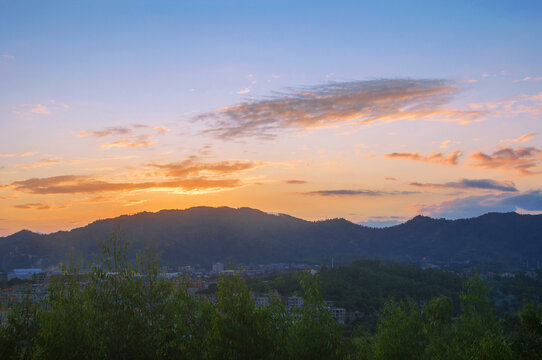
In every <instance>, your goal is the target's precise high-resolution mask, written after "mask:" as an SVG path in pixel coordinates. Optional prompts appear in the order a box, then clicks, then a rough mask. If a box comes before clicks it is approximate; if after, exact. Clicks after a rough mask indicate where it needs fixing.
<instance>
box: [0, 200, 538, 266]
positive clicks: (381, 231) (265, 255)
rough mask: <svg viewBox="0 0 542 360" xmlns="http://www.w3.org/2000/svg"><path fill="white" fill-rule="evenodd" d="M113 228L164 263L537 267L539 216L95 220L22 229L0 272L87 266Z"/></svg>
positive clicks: (196, 214) (6, 247)
mask: <svg viewBox="0 0 542 360" xmlns="http://www.w3.org/2000/svg"><path fill="white" fill-rule="evenodd" d="M115 229H118V230H119V231H120V234H121V238H122V239H124V240H127V241H129V242H130V244H131V250H132V253H136V252H138V251H141V250H144V249H148V248H153V249H155V250H156V251H157V252H158V254H159V255H160V262H161V263H162V264H167V265H183V264H200V265H206V266H208V265H210V264H212V263H214V262H217V261H222V262H229V261H232V262H236V263H244V264H250V263H252V264H258V263H277V262H297V263H302V262H309V263H322V264H325V263H329V262H330V259H331V257H332V256H333V257H334V258H335V263H349V262H352V261H354V260H355V259H358V258H380V259H383V260H394V261H400V262H417V261H420V260H421V259H422V258H426V259H428V261H431V262H433V263H446V262H449V263H450V262H451V263H454V262H465V261H470V262H473V263H480V262H494V263H502V264H508V265H510V264H526V263H530V264H536V263H537V262H542V215H519V214H517V213H488V214H485V215H482V216H479V217H476V218H470V219H461V220H446V219H432V218H429V217H425V216H416V217H414V218H413V219H411V220H409V221H407V222H405V223H403V224H400V225H396V226H391V227H387V228H370V227H366V226H362V225H358V224H354V223H352V222H349V221H347V220H344V219H331V220H324V221H306V220H302V219H299V218H295V217H292V216H289V215H285V214H269V213H265V212H262V211H260V210H255V209H251V208H239V209H233V208H228V207H220V208H211V207H195V208H190V209H186V210H162V211H159V212H156V213H150V212H142V213H138V214H135V215H123V216H120V217H117V218H112V219H105V220H99V221H95V222H93V223H91V224H89V225H87V226H84V227H80V228H77V229H73V230H71V231H59V232H56V233H52V234H37V233H33V232H30V231H27V230H23V231H20V232H17V233H15V234H13V235H10V236H7V237H1V238H0V268H1V269H3V270H7V269H12V268H17V267H31V266H32V267H42V268H44V267H47V266H50V265H56V264H58V263H59V262H62V261H64V262H65V261H67V260H68V259H69V258H70V257H73V258H75V259H83V260H84V261H90V260H92V258H93V255H94V254H97V253H98V252H99V250H98V249H99V247H98V242H99V241H100V240H107V239H108V238H109V237H111V235H112V234H113V232H114V231H115Z"/></svg>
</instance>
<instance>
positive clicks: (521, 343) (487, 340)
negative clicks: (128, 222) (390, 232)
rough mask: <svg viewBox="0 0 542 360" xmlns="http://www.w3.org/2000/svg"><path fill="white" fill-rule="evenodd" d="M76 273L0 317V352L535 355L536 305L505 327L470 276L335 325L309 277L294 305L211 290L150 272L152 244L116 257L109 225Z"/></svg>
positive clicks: (538, 343)
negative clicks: (349, 326) (199, 292)
mask: <svg viewBox="0 0 542 360" xmlns="http://www.w3.org/2000/svg"><path fill="white" fill-rule="evenodd" d="M101 248H102V254H101V256H99V257H97V258H96V259H95V261H94V262H93V264H92V265H91V267H90V271H89V273H88V274H86V275H84V276H82V275H80V271H79V270H80V269H79V267H78V266H77V265H74V263H73V262H72V263H70V264H69V265H65V266H63V275H62V276H55V277H53V278H52V279H51V281H50V283H49V285H48V291H49V295H48V296H47V297H46V298H45V299H43V301H42V303H35V302H33V301H32V299H31V298H30V297H26V298H25V299H24V301H22V302H20V303H19V304H17V305H16V306H15V307H14V308H13V309H12V310H11V311H10V312H9V314H8V317H7V319H6V321H5V322H4V324H3V325H1V326H0V359H6V360H9V359H375V360H384V359H385V360H393V359H397V360H407V359H465V360H466V359H480V360H481V359H497V360H498V359H542V357H541V354H542V305H540V304H539V305H536V304H534V303H527V304H526V305H525V306H524V307H523V308H522V309H521V310H520V312H519V313H518V317H517V324H516V325H515V326H514V327H513V331H507V332H505V331H504V326H503V321H502V320H501V319H499V318H498V317H497V315H496V313H495V310H494V309H493V308H492V307H491V304H490V302H489V299H488V293H489V289H488V288H487V286H486V284H485V283H484V282H483V281H482V280H480V279H479V278H477V277H473V278H470V279H468V280H467V281H466V282H465V283H464V285H463V288H462V290H461V291H460V296H459V298H460V309H459V310H457V309H454V302H453V301H452V300H451V299H450V297H447V296H443V295H441V296H436V297H433V298H432V299H431V300H430V301H429V302H428V303H426V304H420V302H418V301H415V300H412V299H403V300H390V301H388V302H386V304H385V305H384V307H383V308H382V309H381V310H380V314H379V319H378V324H377V329H376V331H373V332H365V331H363V330H361V329H360V330H359V331H354V332H353V333H351V334H349V335H348V336H346V335H345V333H344V329H343V326H342V325H341V324H339V323H337V322H336V321H335V319H333V317H332V316H331V313H330V311H329V308H328V306H327V305H326V302H325V301H324V299H323V297H322V292H321V284H320V278H319V276H318V275H311V274H310V273H308V272H303V273H302V274H301V275H300V276H299V279H298V281H299V289H300V291H299V292H300V294H299V295H300V296H302V297H303V301H304V305H305V306H304V307H303V308H302V309H294V310H293V313H291V312H289V311H288V309H287V308H286V306H285V305H284V303H283V302H282V301H281V299H280V298H279V297H278V296H276V295H273V294H270V298H271V301H270V304H269V306H267V307H257V306H256V304H255V302H254V300H253V298H252V295H251V292H250V290H249V287H248V286H247V284H246V282H245V281H244V280H243V279H242V278H241V277H240V276H239V275H233V276H230V275H224V276H220V277H219V279H218V283H217V291H216V294H215V297H214V298H213V299H209V298H207V297H198V296H193V294H191V293H190V292H189V287H190V283H189V281H188V279H185V278H180V279H177V280H176V281H170V280H166V279H163V278H161V277H160V276H159V275H160V273H159V267H158V261H157V257H156V255H155V254H154V253H153V252H152V251H149V252H144V253H142V254H139V255H138V256H137V263H135V264H131V263H130V262H129V261H127V254H128V245H127V244H126V243H123V242H121V241H120V239H119V237H118V235H117V234H114V235H113V236H112V237H111V239H110V241H109V242H107V243H104V244H102V246H101Z"/></svg>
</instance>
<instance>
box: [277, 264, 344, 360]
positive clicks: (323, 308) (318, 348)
mask: <svg viewBox="0 0 542 360" xmlns="http://www.w3.org/2000/svg"><path fill="white" fill-rule="evenodd" d="M300 285H301V288H302V292H303V293H302V295H303V308H302V309H300V310H298V309H294V312H293V314H292V319H291V322H290V326H289V329H288V332H287V337H286V349H287V358H289V359H341V358H344V357H345V356H346V354H345V343H344V339H343V334H342V327H341V325H339V324H338V323H337V322H336V321H335V319H333V317H332V316H331V312H330V311H329V307H328V306H327V304H326V303H325V302H324V299H323V297H322V294H321V291H320V289H321V286H320V280H319V279H318V277H317V276H313V275H311V274H310V273H309V272H307V271H306V272H303V273H302V275H301V277H300Z"/></svg>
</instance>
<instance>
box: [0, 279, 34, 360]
mask: <svg viewBox="0 0 542 360" xmlns="http://www.w3.org/2000/svg"><path fill="white" fill-rule="evenodd" d="M33 300H34V299H33V296H32V292H31V289H30V288H28V289H27V291H26V293H25V295H24V296H23V299H22V301H21V302H19V303H17V304H15V306H13V308H12V309H11V311H10V312H9V313H8V316H7V320H6V323H5V324H3V325H2V324H0V359H2V360H4V359H6V360H15V359H18V360H26V359H31V357H32V352H33V350H34V341H35V334H36V331H37V329H38V323H39V318H38V307H37V305H36V303H35V302H34V301H33Z"/></svg>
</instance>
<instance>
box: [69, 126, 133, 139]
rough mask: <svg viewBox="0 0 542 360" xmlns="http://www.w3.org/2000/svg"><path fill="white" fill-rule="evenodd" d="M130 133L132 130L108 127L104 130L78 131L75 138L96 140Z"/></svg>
mask: <svg viewBox="0 0 542 360" xmlns="http://www.w3.org/2000/svg"><path fill="white" fill-rule="evenodd" d="M131 132H132V129H131V128H129V127H122V126H110V127H107V128H105V129H104V130H97V131H95V130H82V131H80V132H79V133H78V134H77V136H79V137H89V136H94V137H98V138H102V137H106V136H111V135H128V134H130V133H131Z"/></svg>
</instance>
